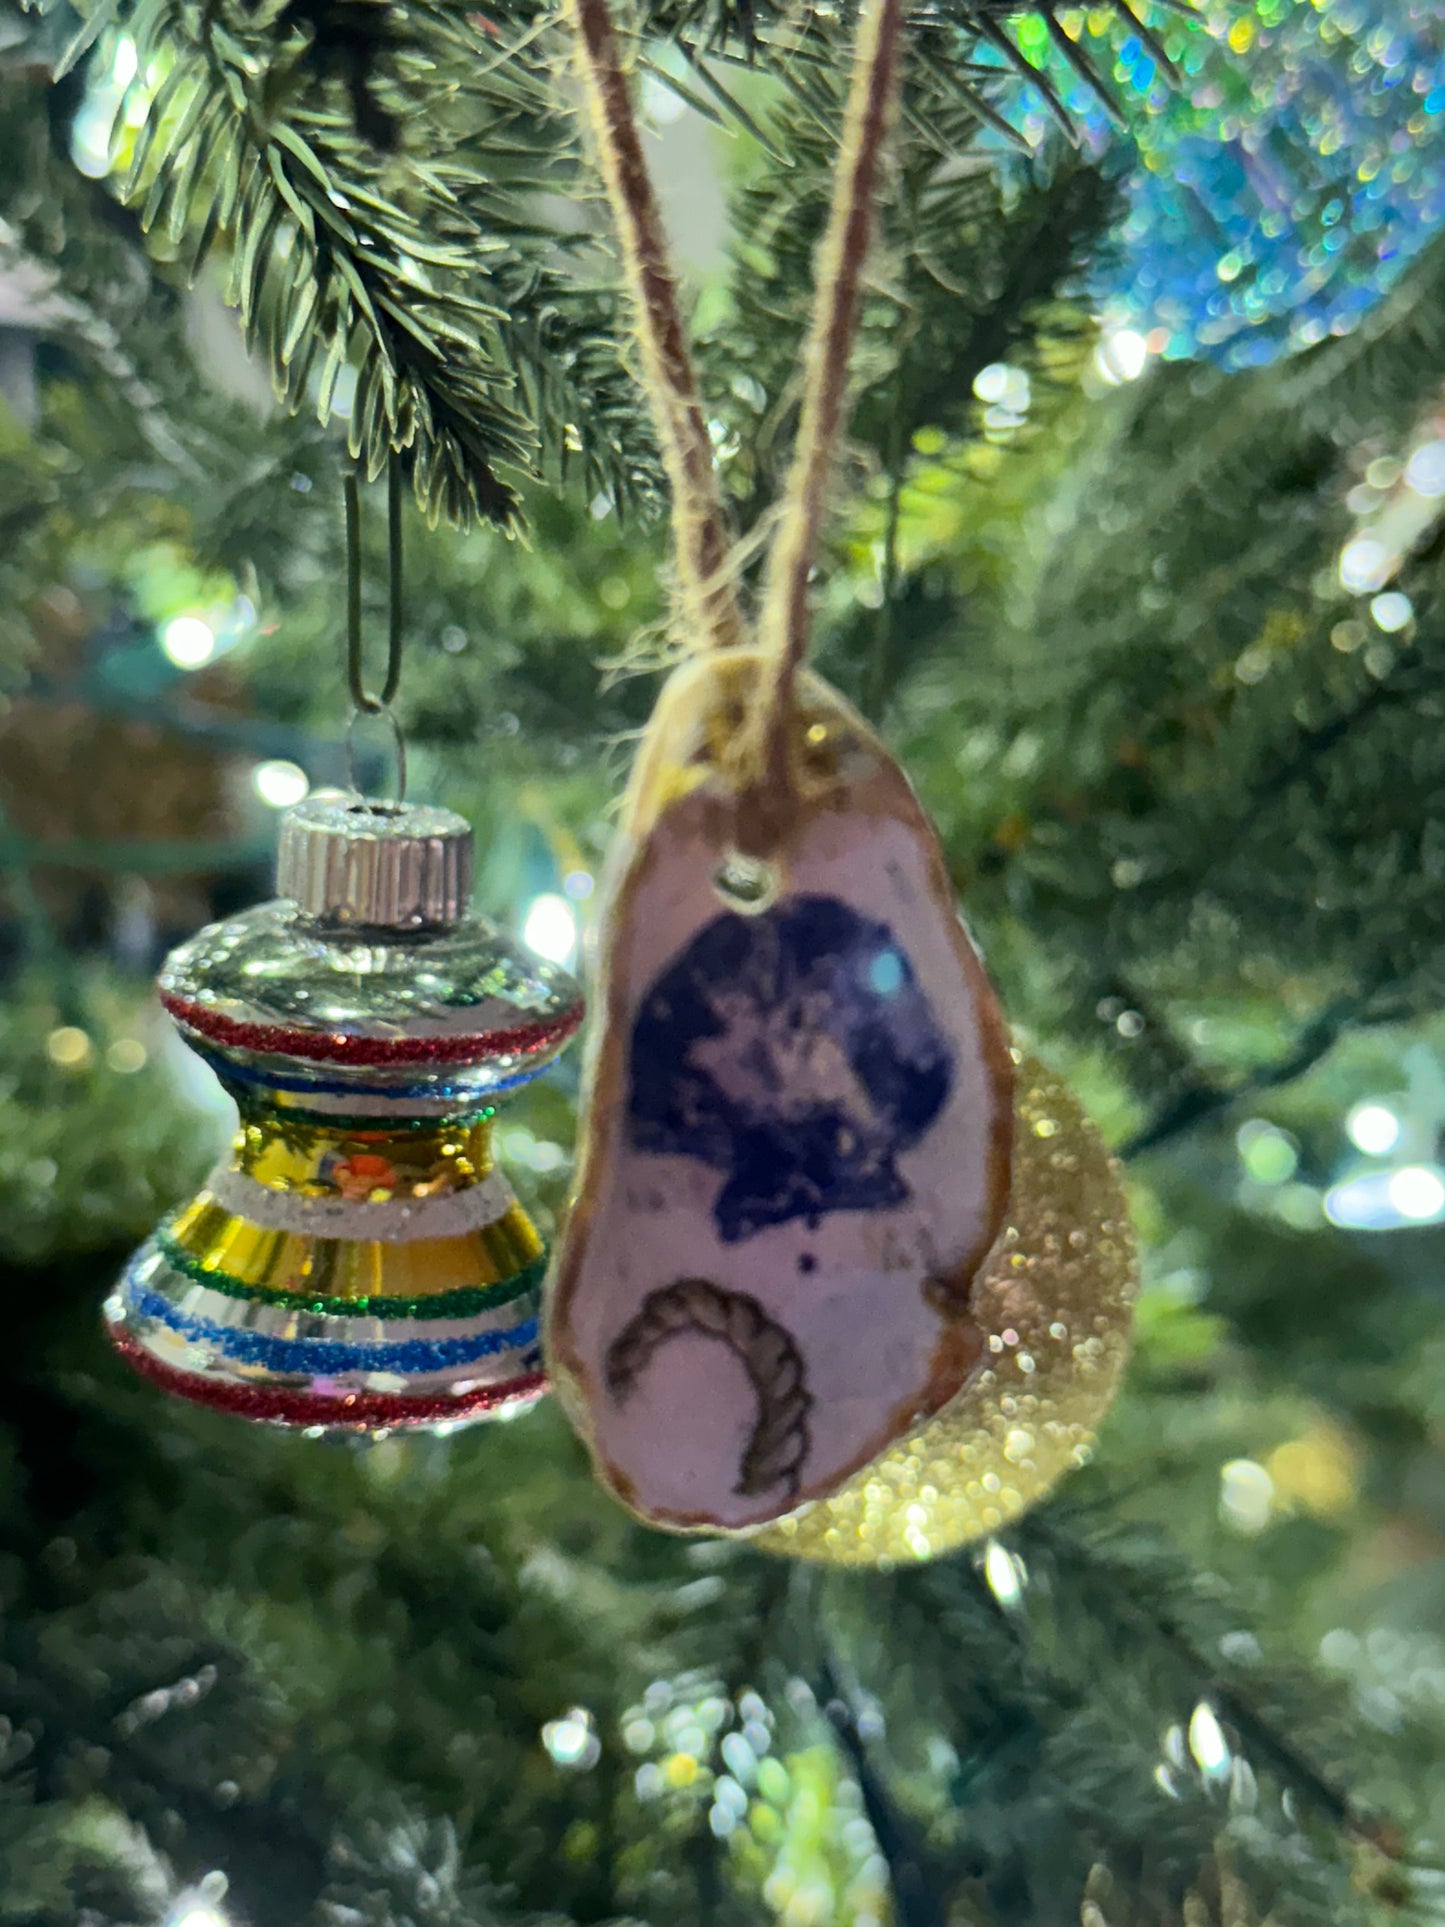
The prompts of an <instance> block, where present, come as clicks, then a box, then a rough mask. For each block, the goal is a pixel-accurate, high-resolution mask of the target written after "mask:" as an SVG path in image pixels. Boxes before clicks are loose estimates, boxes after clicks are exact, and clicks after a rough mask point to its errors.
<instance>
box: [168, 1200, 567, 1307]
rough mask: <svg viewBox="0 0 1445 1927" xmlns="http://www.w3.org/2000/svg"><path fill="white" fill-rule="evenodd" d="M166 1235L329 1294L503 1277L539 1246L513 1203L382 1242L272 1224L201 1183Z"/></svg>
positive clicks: (240, 1274)
mask: <svg viewBox="0 0 1445 1927" xmlns="http://www.w3.org/2000/svg"><path fill="white" fill-rule="evenodd" d="M169 1236H170V1237H171V1239H172V1240H173V1241H174V1242H175V1243H176V1244H177V1245H178V1246H179V1247H180V1248H181V1250H182V1251H183V1252H184V1253H185V1255H186V1256H187V1257H188V1258H189V1259H190V1260H191V1261H192V1262H193V1263H195V1264H197V1265H199V1266H200V1267H201V1268H202V1269H203V1270H215V1271H223V1272H225V1273H226V1274H227V1275H228V1276H229V1277H230V1278H233V1279H235V1280H237V1281H238V1282H239V1283H241V1284H244V1285H252V1286H255V1287H257V1288H259V1289H261V1290H264V1291H277V1292H298V1293H308V1292H314V1293H316V1294H318V1295H324V1296H326V1297H330V1298H374V1297H380V1298H425V1297H432V1296H435V1295H436V1294H437V1293H440V1292H446V1291H459V1290H462V1289H464V1288H465V1287H467V1286H476V1285H494V1284H501V1283H503V1282H505V1281H506V1280H507V1279H509V1278H513V1277H515V1276H516V1274H517V1273H518V1272H519V1271H522V1270H524V1269H525V1267H526V1266H528V1265H530V1264H531V1263H532V1262H533V1260H534V1259H536V1258H537V1257H538V1256H540V1254H541V1251H542V1240H541V1238H540V1237H539V1236H538V1234H537V1230H536V1227H535V1226H534V1225H533V1223H532V1221H531V1219H530V1218H529V1217H528V1216H527V1214H526V1212H525V1211H524V1210H523V1209H522V1208H521V1206H520V1205H517V1204H513V1205H512V1206H511V1207H510V1208H509V1209H508V1210H506V1211H504V1212H503V1214H502V1215H501V1217H499V1218H497V1219H495V1220H494V1221H493V1222H492V1223H491V1224H488V1225H483V1226H481V1227H480V1228H479V1229H478V1230H476V1231H468V1232H466V1233H464V1234H463V1235H462V1236H460V1237H455V1238H416V1239H413V1240H411V1241H410V1242H408V1243H404V1244H381V1243H378V1242H375V1241H370V1240H368V1241H364V1242H362V1241H357V1242H352V1241H350V1240H344V1239H340V1238H310V1237H303V1236H301V1235H299V1234H298V1233H296V1232H290V1231H270V1230H267V1229H266V1228H265V1227H264V1226H262V1225H257V1224H252V1223H251V1222H250V1220H249V1219H247V1218H242V1217H239V1216H237V1215H236V1214H235V1213H234V1212H230V1211H227V1210H226V1209H225V1208H224V1206H222V1205H219V1204H217V1203H216V1201H215V1200H214V1199H213V1198H212V1197H211V1196H210V1195H209V1193H207V1192H204V1191H203V1192H202V1193H201V1195H200V1196H199V1197H198V1198H197V1199H196V1200H195V1201H194V1202H193V1203H192V1204H189V1205H187V1206H186V1207H185V1209H184V1210H183V1211H182V1212H181V1213H180V1214H179V1216H178V1217H177V1218H176V1219H175V1220H174V1222H173V1223H172V1224H171V1226H170V1227H169Z"/></svg>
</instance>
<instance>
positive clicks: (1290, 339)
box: [1011, 0, 1445, 372]
mask: <svg viewBox="0 0 1445 1927" xmlns="http://www.w3.org/2000/svg"><path fill="white" fill-rule="evenodd" d="M1062 23H1063V26H1064V30H1065V31H1066V32H1067V33H1068V34H1069V35H1070V36H1071V37H1072V38H1074V39H1075V40H1077V42H1078V44H1079V46H1080V48H1081V50H1082V51H1083V52H1084V53H1085V54H1086V55H1088V57H1089V58H1090V60H1091V61H1092V62H1093V63H1094V65H1095V66H1096V67H1097V68H1098V69H1099V70H1100V71H1101V73H1102V74H1103V75H1104V76H1105V78H1106V80H1107V81H1108V83H1109V85H1110V86H1111V88H1112V91H1113V93H1114V95H1115V97H1116V99H1117V100H1118V102H1119V104H1120V106H1121V107H1122V109H1123V112H1124V117H1125V122H1126V126H1125V128H1124V130H1122V131H1120V130H1116V129H1114V128H1112V127H1111V126H1110V124H1109V122H1108V121H1107V120H1106V118H1105V117H1104V115H1103V113H1102V111H1101V109H1100V106H1099V103H1098V101H1097V100H1096V99H1095V97H1094V96H1093V95H1092V94H1091V92H1090V91H1089V89H1088V88H1087V87H1086V86H1085V85H1084V84H1083V83H1082V82H1081V81H1080V80H1079V79H1078V78H1077V76H1076V75H1074V74H1073V73H1072V72H1071V71H1070V69H1069V68H1068V66H1067V65H1066V64H1065V63H1064V62H1063V61H1062V59H1061V58H1060V57H1059V56H1058V55H1057V54H1056V53H1054V52H1050V51H1049V50H1048V46H1047V42H1048V31H1047V27H1046V24H1045V22H1044V21H1043V20H1042V19H1041V18H1039V17H1037V16H1035V17H1033V18H1029V17H1027V16H1026V17H1024V18H1023V19H1021V20H1020V21H1019V22H1018V23H1017V26H1016V28H1015V32H1016V35H1017V37H1018V40H1019V42H1020V45H1021V46H1022V48H1023V51H1024V53H1025V54H1026V55H1027V56H1028V57H1029V58H1030V59H1031V60H1033V61H1034V62H1035V63H1036V64H1038V65H1040V66H1042V67H1043V68H1044V69H1045V70H1046V71H1047V73H1048V76H1049V79H1050V81H1051V82H1052V83H1053V84H1054V85H1055V87H1056V88H1057V90H1058V91H1059V93H1060V94H1061V95H1062V96H1063V98H1064V101H1065V104H1066V106H1067V108H1068V111H1069V114H1070V116H1071V117H1072V118H1073V119H1074V120H1075V121H1076V122H1077V123H1078V124H1079V125H1081V126H1082V127H1083V129H1084V131H1085V135H1086V138H1087V141H1088V144H1089V145H1090V146H1091V147H1092V148H1093V150H1094V151H1095V152H1096V153H1102V152H1104V151H1106V150H1109V149H1111V148H1112V149H1114V150H1115V151H1116V152H1117V150H1118V149H1119V148H1124V149H1132V153H1133V157H1134V160H1135V165H1134V166H1133V167H1132V168H1131V170H1130V172H1129V174H1128V176H1127V180H1126V204H1127V211H1126V215H1125V219H1124V221H1123V224H1122V227H1121V228H1120V230H1119V232H1118V235H1117V241H1118V246H1117V248H1116V249H1114V250H1105V251H1104V253H1105V257H1106V258H1108V257H1112V258H1109V259H1108V265H1107V266H1106V267H1105V269H1104V271H1103V276H1102V278H1096V281H1095V292H1096V294H1097V295H1099V296H1100V297H1102V299H1103V301H1104V303H1105V306H1106V312H1107V314H1108V316H1109V318H1110V319H1111V320H1112V323H1113V325H1114V326H1116V327H1118V326H1121V325H1123V326H1127V327H1129V328H1131V329H1133V330H1136V331H1138V332H1139V333H1140V334H1141V335H1142V336H1143V337H1144V338H1145V340H1146V341H1147V345H1148V347H1149V349H1151V350H1152V351H1154V352H1158V353H1162V354H1164V355H1166V356H1170V357H1184V356H1192V355H1203V356H1206V357H1208V358H1210V359H1213V360H1216V361H1218V362H1220V363H1222V364H1223V365H1224V366H1226V367H1231V368H1238V367H1247V366H1251V365H1255V364H1258V363H1262V362H1267V361H1269V360H1271V359H1273V358H1274V357H1275V356H1276V355H1278V354H1280V353H1281V352H1289V351H1293V350H1296V349H1300V348H1305V347H1308V346H1310V345H1311V344H1312V343H1314V342H1318V341H1322V340H1324V339H1325V337H1326V336H1328V335H1331V334H1343V333H1346V332H1348V330H1349V329H1350V328H1352V327H1353V326H1354V325H1355V324H1356V323H1357V322H1358V321H1360V320H1361V319H1362V318H1363V316H1364V315H1365V314H1367V313H1368V312H1369V310H1370V309H1371V307H1373V306H1374V304H1375V303H1376V302H1377V301H1378V300H1379V299H1380V298H1381V296H1382V295H1384V294H1385V293H1386V292H1387V291H1388V289H1389V288H1390V286H1391V285H1392V284H1393V282H1394V281H1395V280H1396V278H1397V277H1398V276H1399V274H1400V272H1401V271H1402V269H1404V268H1405V267H1406V266H1407V265H1408V264H1409V263H1410V261H1412V260H1413V259H1414V258H1415V256H1416V255H1417V254H1419V252H1420V251H1421V249H1422V248H1423V247H1424V246H1425V245H1426V244H1427V243H1428V242H1429V241H1430V239H1431V238H1432V237H1433V236H1434V235H1435V234H1436V233H1437V232H1438V231H1439V228H1440V225H1441V223H1442V220H1445V34H1442V32H1441V16H1440V10H1439V8H1438V7H1435V6H1432V5H1429V4H1428V3H1427V0H1370V4H1366V3H1365V0H1313V4H1308V5H1306V4H1300V3H1299V0H1255V3H1254V4H1253V5H1252V6H1234V5H1229V6H1226V5H1223V4H1219V3H1218V0H1215V3H1214V4H1210V5H1207V6H1205V7H1204V8H1202V9H1201V10H1200V12H1199V13H1198V14H1197V15H1196V16H1195V17H1194V18H1193V19H1185V18H1182V17H1180V16H1178V15H1176V14H1174V13H1173V12H1170V13H1167V14H1166V13H1165V12H1164V11H1163V9H1162V8H1156V9H1154V10H1153V25H1154V30H1155V32H1156V33H1157V34H1158V35H1159V37H1160V39H1161V40H1162V42H1163V44H1164V47H1165V50H1166V51H1167V53H1168V54H1169V56H1170V58H1171V60H1172V61H1173V62H1174V64H1175V66H1176V68H1177V70H1178V74H1179V79H1178V82H1177V84H1176V83H1175V82H1173V81H1171V80H1170V79H1169V77H1168V75H1167V74H1165V73H1164V72H1163V70H1162V69H1161V67H1160V64H1159V62H1158V61H1157V60H1156V59H1155V57H1154V55H1153V53H1152V52H1151V50H1150V49H1149V47H1148V46H1147V45H1146V44H1145V42H1144V41H1143V40H1142V39H1141V37H1140V36H1139V35H1138V34H1136V33H1131V32H1128V31H1127V30H1126V29H1123V28H1121V27H1120V26H1119V25H1118V16H1117V15H1115V14H1114V13H1112V12H1105V11H1103V10H1099V11H1096V12H1081V13H1077V14H1065V15H1063V16H1062ZM1011 118H1013V119H1014V120H1015V121H1016V122H1021V124H1022V126H1023V129H1024V131H1025V132H1026V133H1027V134H1028V136H1029V137H1030V138H1031V139H1035V140H1036V139H1040V138H1042V137H1043V136H1044V134H1045V132H1046V130H1047V129H1048V127H1049V126H1050V120H1049V115H1048V112H1047V110H1046V108H1045V106H1044V104H1043V101H1042V100H1041V98H1040V97H1039V95H1038V93H1037V91H1036V90H1035V89H1033V88H1026V89H1025V90H1024V96H1023V99H1022V100H1021V101H1020V103H1019V107H1018V110H1017V111H1016V112H1015V113H1014V114H1013V115H1011ZM1132 372H1138V370H1137V367H1136V368H1135V369H1133V370H1132Z"/></svg>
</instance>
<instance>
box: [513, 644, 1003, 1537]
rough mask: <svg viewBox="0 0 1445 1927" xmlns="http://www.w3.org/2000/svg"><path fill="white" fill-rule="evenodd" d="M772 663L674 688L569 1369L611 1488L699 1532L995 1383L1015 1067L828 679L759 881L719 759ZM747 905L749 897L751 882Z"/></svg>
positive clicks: (690, 670) (626, 871)
mask: <svg viewBox="0 0 1445 1927" xmlns="http://www.w3.org/2000/svg"><path fill="white" fill-rule="evenodd" d="M757 666H758V659H757V658H756V656H754V655H753V654H752V653H751V652H741V651H739V652H729V653H728V654H727V655H724V656H716V657H713V658H710V659H705V660H702V661H699V662H696V663H693V664H690V665H688V666H687V667H686V668H684V669H682V670H680V671H679V672H678V673H677V674H676V675H675V676H674V677H673V679H672V680H671V682H670V683H669V684H668V685H667V687H666V689H665V690H664V692H663V695H662V698H661V701H660V702H659V705H658V710H657V713H656V716H655V717H654V721H653V725H652V728H651V730H650V732H649V736H648V739H647V742H646V743H645V745H644V748H643V751H642V754H641V756H640V758H639V762H638V767H637V769H636V771H635V773H634V777H633V782H632V786H631V789H630V791H629V795H628V799H627V805H626V810H625V815H624V820H623V824H622V828H621V833H620V836H619V839H618V847H617V850H616V851H615V853H614V859H613V866H612V870H611V876H610V881H609V888H608V900H607V906H606V912H605V917H604V923H603V935H602V953H601V973H600V978H601V980H600V983H599V985H598V995H597V1001H596V1004H595V1006H594V1008H595V1009H596V1010H597V1011H598V1013H599V1022H598V1025H597V1028H596V1030H595V1032H594V1036H593V1044H592V1050H591V1054H590V1057H589V1061H588V1071H587V1092H586V1099H585V1103H584V1117H585V1124H584V1131H583V1142H582V1146H581V1152H580V1158H579V1165H578V1175H577V1188H576V1201H575V1203H574V1205H573V1208H572V1210H571V1213H570V1215H569V1218H568V1221H567V1223H566V1225H565V1227H564V1230H563V1233H562V1236H561V1239H560V1241H559V1244H558V1249H557V1255H556V1261H555V1265H554V1271H553V1285H552V1289H551V1294H550V1301H549V1309H548V1314H547V1346H548V1359H549V1365H550V1368H551V1371H552V1374H553V1377H554V1380H555V1382H556V1384H557V1386H558V1389H559V1391H560V1393H561V1394H562V1397H563V1399H564V1402H565V1404H566V1405H567V1408H568V1410H569V1412H570V1413H571V1415H572V1417H573V1420H574V1422H575V1423H576V1424H577V1426H578V1429H579V1430H580V1431H581V1433H582V1434H583V1436H584V1438H585V1439H586V1440H587V1442H588V1444H589V1446H590V1448H591V1451H592V1454H593V1457H594V1459H595V1462H596V1466H597V1471H598V1474H599V1476H600V1478H601V1479H602V1480H603V1482H604V1483H605V1484H606V1485H607V1486H608V1487H610V1489H611V1490H612V1491H613V1492H614V1493H615V1494H616V1495H617V1496H618V1497H619V1498H620V1499H621V1500H622V1501H623V1502H624V1503H625V1504H626V1505H628V1506H629V1507H631V1508H632V1509H633V1510H634V1511H635V1512H637V1513H639V1514H640V1515H641V1516H642V1517H644V1518H646V1519H648V1520H650V1521H652V1522H654V1523H656V1524H658V1525H663V1526H670V1527H674V1528H678V1529H684V1530H686V1529H707V1528H712V1529H723V1530H737V1529H745V1528H748V1527H750V1526H756V1525H758V1524H761V1523H763V1522H765V1521H768V1520H770V1519H774V1518H777V1517H779V1516H780V1515H782V1514H785V1513H788V1512H790V1511H792V1510H794V1509H795V1508H796V1507H797V1506H798V1505H800V1504H802V1503H804V1502H805V1501H808V1500H811V1499H816V1498H819V1497H822V1496H824V1495H826V1494H827V1493H829V1492H831V1491H833V1490H834V1489H835V1488H836V1487H837V1486H839V1485H840V1484H841V1483H842V1482H843V1481H844V1480H846V1479H847V1478H848V1477H849V1476H850V1475H851V1474H852V1473H853V1472H855V1471H857V1470H858V1468H859V1467H860V1466H862V1465H865V1464H866V1463H868V1461H869V1460H871V1459H873V1458H874V1457H876V1456H877V1454H878V1453H879V1452H881V1451H882V1450H883V1449H884V1448H885V1447H886V1446H888V1445H889V1444H890V1443H891V1442H892V1441H893V1440H894V1439H896V1438H897V1437H898V1436H899V1435H900V1434H901V1433H903V1432H905V1431H907V1430H908V1429H909V1428H910V1427H912V1426H913V1425H914V1424H916V1423H917V1422H918V1420H919V1419H920V1418H923V1417H925V1416H927V1415H928V1414H930V1413H932V1412H935V1411H937V1410H938V1409H939V1408H940V1407H941V1406H942V1405H944V1404H945V1403H946V1402H947V1401H948V1400H949V1399H950V1398H951V1397H952V1396H953V1395H954V1394H955V1393H956V1392H957V1391H958V1389H959V1387H960V1386H961V1385H962V1384H963V1382H964V1380H965V1379H966V1378H967V1376H968V1375H969V1373H970V1372H971V1371H972V1370H973V1368H974V1367H975V1365H976V1364H977V1362H978V1359H979V1356H980V1352H981V1349H982V1340H981V1338H980V1335H979V1332H978V1329H977V1327H976V1325H975V1323H974V1321H973V1319H972V1317H971V1315H970V1295H971V1291H972V1286H973V1280H974V1276H975V1273H976V1271H977V1269H978V1266H979V1263H980V1261H981V1260H982V1258H983V1256H984V1254H985V1253H986V1252H987V1251H988V1249H989V1247H990V1246H991V1245H992V1243H993V1240H994V1237H995V1235H996V1233H997V1231H998V1228H999V1224H1000V1221H1001V1217H1002V1213H1003V1209H1004V1204H1005V1200H1006V1198H1007V1195H1008V1183H1009V1146H1010V1142H1011V1129H1012V1125H1011V1105H1012V1062H1011V1059H1010V1056H1009V1051H1008V1043H1007V1036H1006V1032H1005V1029H1004V1024H1003V1020H1002V1017H1001V1015H1000V1013H999V1010H998V1006H997V1003H996V1001H995V999H994V995H993V992H992V990H991V988H990V986H989V984H988V980H987V978H986V977H985V975H984V972H983V968H982V965H981V964H980V962H979V959H978V957H977V954H976V953H975V951H974V949H973V946H972V944H971V943H970V941H969V938H968V935H967V933H966V931H965V930H964V928H963V926H962V924H961V923H960V922H959V919H958V915H957V912H956V910H955V907H954V902H953V895H952V891H951V889H950V887H949V883H948V879H947V874H946V872H945V869H944V865H943V861H942V857H941V854H940V851H939V848H938V844H937V839H936V837H935V835H934V833H933V830H932V828H931V826H930V825H929V823H928V821H927V819H926V818H925V817H924V815H923V813H922V811H921V809H920V808H919V805H918V802H917V800H916V799H915V797H914V795H913V792H912V790H911V789H910V788H909V786H908V783H907V781H906V780H905V778H904V777H903V775H902V773H901V771H900V770H899V769H898V767H897V765H896V763H894V761H893V760H892V758H891V757H890V756H889V755H888V752H887V751H886V750H885V749H884V748H883V746H882V745H881V743H879V742H878V740H877V739H876V737H874V736H873V735H872V734H871V732H870V731H869V730H868V728H867V727H866V725H865V724H864V723H863V722H862V720H861V719H860V718H859V717H858V716H857V715H856V714H855V713H854V712H853V711H852V710H851V709H849V708H848V706H847V705H846V704H845V703H844V702H843V700H842V699H841V698H840V697H839V696H837V695H836V694H835V693H834V692H833V691H831V690H829V689H828V688H827V687H826V686H825V685H824V684H822V683H821V682H818V681H817V680H815V679H812V678H809V679H807V680H806V681H805V682H804V684H803V685H802V689H801V692H800V703H799V716H798V724H797V741H796V755H795V767H796V777H795V784H796V790H797V802H798V807H797V810H796V812H795V814H794V816H793V818H792V821H791V824H790V827H789V829H788V830H787V832H786V834H785V835H784V837H783V839H782V841H781V843H780V844H779V845H778V846H777V847H776V848H775V849H774V850H773V852H772V855H771V857H770V860H769V865H768V866H767V868H768V873H767V875H766V877H763V876H761V875H760V873H759V872H758V871H757V869H756V868H751V869H750V868H749V867H748V866H747V865H745V864H740V863H739V861H738V859H737V858H736V856H735V854H734V851H733V845H734V840H735V827H736V822H737V809H738V796H737V792H736V789H735V786H734V784H733V782H732V780H731V779H730V776H729V773H728V766H727V757H728V754H729V746H730V745H732V744H733V743H735V742H736V740H737V734H738V730H739V728H740V726H741V723H742V718H743V705H744V702H745V700H746V697H747V695H748V693H749V691H750V689H751V687H752V683H753V679H754V677H755V676H756V673H757ZM749 886H750V887H749Z"/></svg>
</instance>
